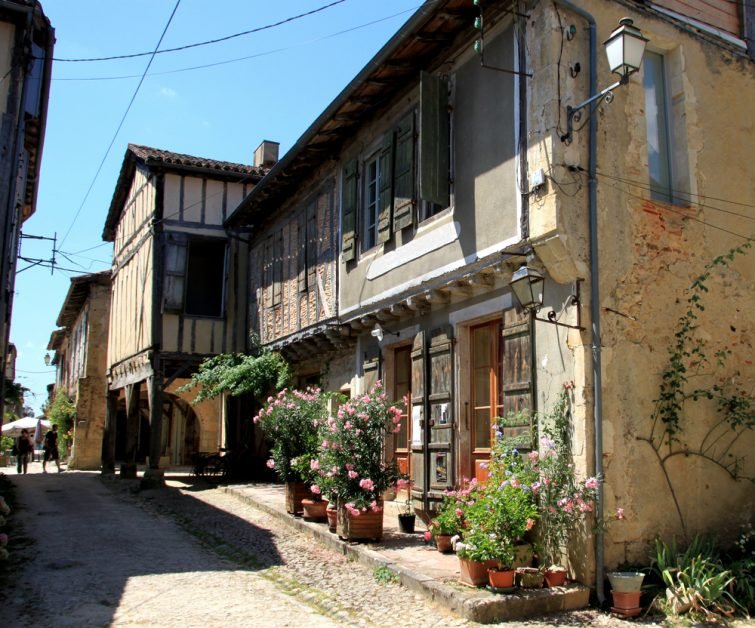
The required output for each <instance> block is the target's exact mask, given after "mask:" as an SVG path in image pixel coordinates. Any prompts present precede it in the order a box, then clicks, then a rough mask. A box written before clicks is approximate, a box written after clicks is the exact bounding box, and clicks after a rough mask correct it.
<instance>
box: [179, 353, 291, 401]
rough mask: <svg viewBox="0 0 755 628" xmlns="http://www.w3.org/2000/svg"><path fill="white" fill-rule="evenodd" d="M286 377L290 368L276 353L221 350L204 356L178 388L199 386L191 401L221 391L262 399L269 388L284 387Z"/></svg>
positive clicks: (289, 376) (287, 381)
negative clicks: (224, 351)
mask: <svg viewBox="0 0 755 628" xmlns="http://www.w3.org/2000/svg"><path fill="white" fill-rule="evenodd" d="M290 379H291V369H290V367H289V365H288V363H287V362H286V361H285V360H284V359H283V357H282V356H281V355H280V354H279V353H275V352H273V351H263V352H261V353H260V354H259V355H246V354H243V353H223V354H220V355H216V356H214V357H212V358H207V359H206V360H204V361H203V362H202V363H201V364H200V365H199V369H198V370H197V372H196V373H194V374H193V375H192V376H191V381H190V382H189V383H188V384H186V385H185V386H182V387H181V388H180V389H179V392H187V391H190V390H193V389H194V388H199V392H198V393H197V396H196V398H195V399H194V401H193V402H192V403H194V404H197V403H199V402H201V401H204V400H205V399H214V398H215V397H217V396H218V395H220V394H222V393H228V394H229V395H231V396H233V397H237V396H239V395H244V394H250V395H252V396H253V397H254V398H255V399H258V400H262V399H264V398H265V397H266V396H267V395H269V394H270V393H271V392H273V391H275V390H280V389H282V388H285V387H286V386H287V385H288V383H289V381H290Z"/></svg>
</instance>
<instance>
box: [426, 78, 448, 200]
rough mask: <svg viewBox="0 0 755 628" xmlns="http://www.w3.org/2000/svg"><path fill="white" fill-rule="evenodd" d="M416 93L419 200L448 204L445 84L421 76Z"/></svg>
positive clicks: (446, 92) (444, 82) (441, 80)
mask: <svg viewBox="0 0 755 628" xmlns="http://www.w3.org/2000/svg"><path fill="white" fill-rule="evenodd" d="M420 76H421V78H420V92H419V155H420V157H419V159H420V169H419V197H420V198H421V199H422V200H423V201H427V202H429V203H435V204H436V205H440V206H441V207H448V204H449V171H450V164H449V143H450V130H449V124H448V83H447V82H446V81H444V80H443V79H441V78H439V77H437V76H433V75H432V74H428V73H427V72H422V73H421V75H420Z"/></svg>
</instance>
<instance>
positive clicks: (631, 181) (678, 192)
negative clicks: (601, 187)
mask: <svg viewBox="0 0 755 628" xmlns="http://www.w3.org/2000/svg"><path fill="white" fill-rule="evenodd" d="M567 168H570V169H574V170H577V171H579V172H582V173H585V174H586V173H587V170H585V168H583V167H582V166H567ZM596 174H597V175H598V176H601V177H605V178H607V179H614V180H615V181H620V182H622V183H627V184H629V185H634V186H636V187H638V188H641V189H643V190H645V191H647V192H652V191H654V190H653V186H652V185H650V183H649V182H645V181H638V180H636V179H627V178H625V177H619V176H616V175H610V174H607V173H605V172H601V171H599V170H596ZM669 191H670V192H671V193H672V195H674V196H680V195H685V196H689V197H692V196H697V197H698V198H702V199H706V200H707V199H711V200H714V201H719V202H721V203H730V204H732V205H740V206H742V207H749V208H752V209H755V205H750V204H748V203H742V202H740V201H731V200H728V199H724V198H716V197H713V196H705V195H703V194H693V193H692V192H684V191H681V190H675V189H670V190H669ZM685 201H686V202H688V203H689V204H690V205H696V206H697V207H700V208H701V209H712V210H713V211H719V212H722V213H724V214H729V215H732V216H737V217H738V218H744V219H745V220H755V216H748V215H747V214H740V213H739V212H735V211H731V210H729V209H723V208H722V207H716V206H715V205H709V204H708V203H699V202H695V201H692V200H690V199H685Z"/></svg>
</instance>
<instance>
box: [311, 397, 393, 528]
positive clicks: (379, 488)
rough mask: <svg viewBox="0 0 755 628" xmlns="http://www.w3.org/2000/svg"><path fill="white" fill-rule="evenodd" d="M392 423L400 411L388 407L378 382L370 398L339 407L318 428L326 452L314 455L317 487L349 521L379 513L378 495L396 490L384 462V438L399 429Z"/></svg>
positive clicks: (323, 450)
mask: <svg viewBox="0 0 755 628" xmlns="http://www.w3.org/2000/svg"><path fill="white" fill-rule="evenodd" d="M396 417H399V418H400V417H401V409H400V408H398V407H396V406H394V405H392V404H391V403H389V402H388V401H387V397H386V395H385V392H384V391H383V387H382V384H381V383H380V382H378V383H377V384H376V385H375V387H374V388H373V389H372V390H371V391H369V392H368V393H364V394H361V395H360V396H359V397H357V398H355V399H350V400H348V401H346V402H344V403H342V404H341V406H340V407H339V408H338V411H337V412H336V414H335V416H334V417H331V419H332V420H330V419H328V420H327V421H324V422H323V424H322V426H321V428H320V429H321V434H320V442H327V447H325V446H321V447H320V448H319V452H318V454H317V465H318V468H319V473H320V474H321V475H320V477H319V478H318V482H317V483H318V484H319V486H320V488H321V490H322V491H324V492H325V493H326V494H327V495H329V497H330V499H331V500H332V499H333V498H334V497H335V498H336V499H337V500H338V503H339V504H343V505H344V506H345V507H346V509H347V510H348V511H349V512H350V513H351V514H352V515H359V514H360V513H362V512H367V511H368V510H372V511H379V510H382V507H381V506H380V503H381V495H382V494H383V492H384V491H385V490H386V489H388V488H390V487H392V486H394V485H395V484H396V481H397V479H398V477H399V475H398V473H397V471H396V468H395V465H393V464H388V463H386V462H385V461H384V459H383V448H384V443H385V439H386V436H387V435H388V434H389V433H391V432H392V431H393V430H395V428H396V426H397V425H398V426H400V424H399V423H397V422H396V420H395V419H396ZM323 470H326V471H325V472H323Z"/></svg>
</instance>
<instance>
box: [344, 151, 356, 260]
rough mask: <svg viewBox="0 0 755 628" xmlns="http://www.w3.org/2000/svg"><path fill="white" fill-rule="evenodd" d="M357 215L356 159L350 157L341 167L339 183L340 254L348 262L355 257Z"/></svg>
mask: <svg viewBox="0 0 755 628" xmlns="http://www.w3.org/2000/svg"><path fill="white" fill-rule="evenodd" d="M356 217H357V160H356V159H352V160H351V161H349V162H347V163H346V165H344V167H343V180H342V183H341V254H342V255H343V261H344V262H348V261H351V260H353V259H354V258H355V257H356V253H357V237H356Z"/></svg>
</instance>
